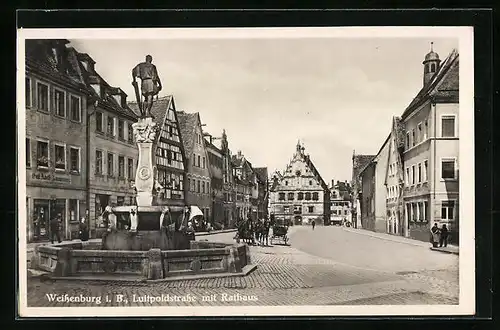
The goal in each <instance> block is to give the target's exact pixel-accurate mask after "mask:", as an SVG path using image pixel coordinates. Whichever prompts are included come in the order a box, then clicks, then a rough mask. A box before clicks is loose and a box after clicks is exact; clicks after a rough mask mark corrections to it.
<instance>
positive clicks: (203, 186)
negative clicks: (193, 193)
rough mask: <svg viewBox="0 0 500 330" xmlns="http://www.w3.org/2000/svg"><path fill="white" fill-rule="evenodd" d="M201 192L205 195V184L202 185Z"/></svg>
mask: <svg viewBox="0 0 500 330" xmlns="http://www.w3.org/2000/svg"><path fill="white" fill-rule="evenodd" d="M201 192H202V193H205V182H202V183H201Z"/></svg>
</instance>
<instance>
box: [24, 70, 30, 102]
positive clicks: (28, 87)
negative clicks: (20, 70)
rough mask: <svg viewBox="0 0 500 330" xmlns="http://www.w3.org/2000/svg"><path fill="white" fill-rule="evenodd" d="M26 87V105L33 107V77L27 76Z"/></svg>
mask: <svg viewBox="0 0 500 330" xmlns="http://www.w3.org/2000/svg"><path fill="white" fill-rule="evenodd" d="M25 83H26V85H25V89H24V93H25V96H26V107H31V79H30V78H28V77H26V79H25Z"/></svg>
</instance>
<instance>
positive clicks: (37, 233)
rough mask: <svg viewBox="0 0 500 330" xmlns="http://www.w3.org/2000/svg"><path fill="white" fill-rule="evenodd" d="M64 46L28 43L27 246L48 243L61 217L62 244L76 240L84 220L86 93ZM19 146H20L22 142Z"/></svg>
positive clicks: (72, 56)
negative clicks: (53, 223) (52, 224)
mask: <svg viewBox="0 0 500 330" xmlns="http://www.w3.org/2000/svg"><path fill="white" fill-rule="evenodd" d="M68 43H69V41H68V40H64V39H63V40H59V39H54V40H34V39H31V40H26V59H25V64H26V72H25V74H26V77H25V103H26V104H25V106H26V141H25V147H26V209H27V210H26V211H27V238H28V242H32V241H38V240H47V239H49V237H50V234H51V231H50V226H49V221H50V220H51V219H52V218H54V217H56V216H57V215H58V214H60V215H61V217H62V220H63V221H62V230H61V236H62V237H61V238H63V239H71V238H73V237H77V234H78V223H79V219H80V218H81V217H83V216H84V215H85V210H86V209H87V207H88V206H87V200H86V188H87V187H86V179H87V168H86V167H85V163H86V161H87V160H86V154H87V150H86V143H85V142H86V125H87V96H88V93H89V91H88V90H87V88H86V85H85V82H84V81H83V79H82V78H81V76H80V75H79V74H78V72H76V71H75V70H74V67H73V65H72V63H73V62H74V61H76V52H75V51H74V49H72V48H69V47H67V46H66V45H67V44H68ZM20 144H21V145H22V142H20Z"/></svg>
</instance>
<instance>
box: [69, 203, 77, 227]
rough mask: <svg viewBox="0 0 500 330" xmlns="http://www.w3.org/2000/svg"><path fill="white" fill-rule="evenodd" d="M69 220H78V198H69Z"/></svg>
mask: <svg viewBox="0 0 500 330" xmlns="http://www.w3.org/2000/svg"><path fill="white" fill-rule="evenodd" d="M69 221H71V222H76V221H78V199H70V200H69Z"/></svg>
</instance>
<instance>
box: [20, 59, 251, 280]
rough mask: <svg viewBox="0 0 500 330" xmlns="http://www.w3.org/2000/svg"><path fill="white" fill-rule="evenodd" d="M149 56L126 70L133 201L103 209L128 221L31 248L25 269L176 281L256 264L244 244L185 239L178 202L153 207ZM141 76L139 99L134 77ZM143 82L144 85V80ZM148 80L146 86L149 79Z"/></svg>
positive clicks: (154, 87)
mask: <svg viewBox="0 0 500 330" xmlns="http://www.w3.org/2000/svg"><path fill="white" fill-rule="evenodd" d="M151 60H152V58H151V56H149V55H148V56H147V57H146V62H143V63H140V64H139V65H138V66H136V67H135V68H134V70H133V71H132V76H133V78H134V81H133V82H132V84H133V85H134V88H135V92H136V97H137V101H138V105H139V108H140V110H141V118H140V119H139V120H138V122H137V123H134V124H133V125H132V127H133V130H134V136H135V139H136V142H137V146H138V149H139V160H138V165H137V171H136V176H135V188H136V205H134V206H118V207H114V208H108V209H107V210H106V213H108V216H109V215H115V216H116V218H117V219H118V218H121V219H125V220H126V221H127V222H129V223H130V227H129V228H128V229H117V228H116V223H115V224H113V223H111V226H110V228H108V231H107V232H106V233H105V234H104V235H103V238H102V241H101V242H99V241H93V240H91V241H88V242H78V241H77V242H69V243H68V242H66V243H60V244H56V245H42V246H38V247H36V248H35V251H34V253H33V255H32V258H31V261H30V267H31V268H33V269H38V270H41V271H44V272H48V273H49V274H50V276H51V277H52V278H55V279H57V278H63V279H80V280H81V279H82V278H87V279H91V280H96V279H100V280H107V279H110V278H111V279H112V280H113V281H116V280H120V279H127V280H128V281H129V280H130V279H131V278H133V279H136V280H140V281H143V280H161V279H163V280H177V279H186V278H190V277H191V278H199V277H213V276H217V277H218V276H243V275H246V274H248V273H249V272H250V271H252V270H253V269H255V268H256V266H255V265H252V264H251V262H250V254H249V250H248V246H247V245H246V244H226V243H214V242H208V241H196V240H191V238H190V237H192V236H191V235H187V233H186V232H185V229H186V225H187V220H188V219H187V216H186V215H185V211H184V209H185V208H186V207H183V206H174V205H168V203H167V205H158V199H157V198H156V194H157V189H156V188H158V187H159V185H158V182H157V180H156V177H157V173H156V166H155V152H156V135H157V134H158V129H159V127H158V126H157V125H156V122H155V121H154V120H153V118H152V116H151V113H150V110H151V107H152V104H153V95H156V94H157V93H158V91H159V90H161V83H160V81H159V77H158V75H157V71H156V67H155V66H154V65H153V64H152V63H151ZM136 76H137V77H140V78H141V80H142V86H141V87H142V91H141V92H142V94H143V96H144V98H145V99H144V102H141V97H140V95H139V89H138V86H137V83H136V82H135V78H136ZM145 82H146V83H145ZM150 82H151V83H152V84H149V83H150Z"/></svg>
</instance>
